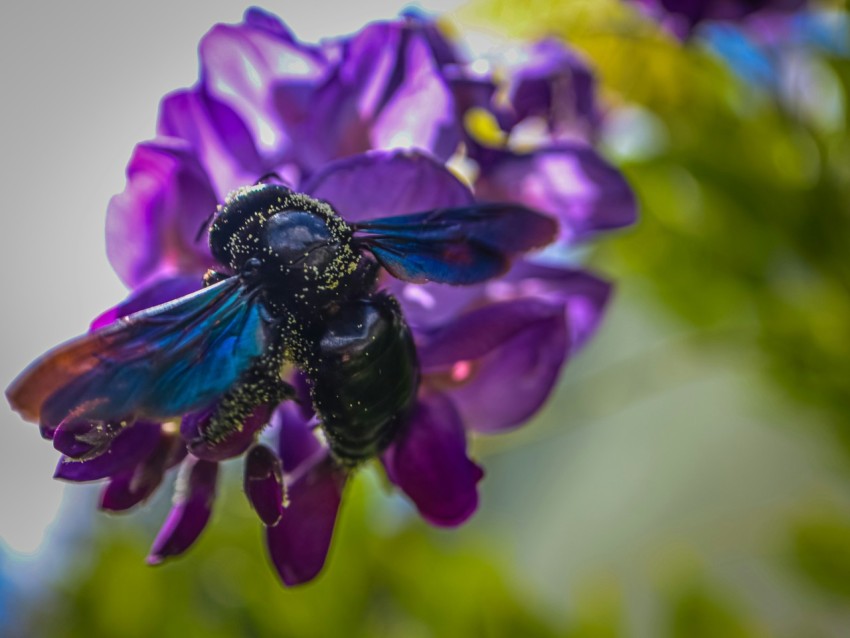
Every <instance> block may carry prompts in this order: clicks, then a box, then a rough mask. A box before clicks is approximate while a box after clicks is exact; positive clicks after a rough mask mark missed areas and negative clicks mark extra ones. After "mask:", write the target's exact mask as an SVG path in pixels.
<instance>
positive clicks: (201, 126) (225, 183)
mask: <svg viewBox="0 0 850 638" xmlns="http://www.w3.org/2000/svg"><path fill="white" fill-rule="evenodd" d="M156 130H157V133H158V134H159V135H165V136H170V137H179V138H181V139H184V140H186V141H188V142H189V143H190V144H191V145H192V147H193V148H194V149H195V153H196V155H197V156H198V158H199V159H200V161H201V164H203V166H204V168H205V169H206V172H207V174H208V175H209V176H210V180H211V182H212V184H213V187H214V189H215V193H216V195H217V197H218V199H219V201H224V198H225V196H226V195H227V193H228V192H230V191H231V190H233V189H234V188H237V187H239V186H244V185H245V184H252V183H253V182H255V181H256V180H257V179H258V178H259V177H260V176H261V175H263V174H265V173H267V172H268V169H269V167H267V166H266V165H265V164H264V162H263V160H262V158H261V157H260V154H259V153H258V152H257V148H256V146H255V145H254V139H253V137H252V136H251V132H250V131H249V130H248V127H247V126H246V125H245V122H243V120H242V118H240V117H239V115H238V114H237V113H236V111H234V110H233V109H232V108H231V107H230V106H228V105H227V104H226V103H224V102H223V101H221V100H218V99H216V98H215V97H213V96H211V95H209V94H207V93H206V92H205V91H204V90H203V89H202V88H194V89H185V90H181V91H175V92H174V93H171V94H170V95H167V96H166V97H165V98H163V100H162V102H161V103H160V105H159V119H158V121H157V129H156Z"/></svg>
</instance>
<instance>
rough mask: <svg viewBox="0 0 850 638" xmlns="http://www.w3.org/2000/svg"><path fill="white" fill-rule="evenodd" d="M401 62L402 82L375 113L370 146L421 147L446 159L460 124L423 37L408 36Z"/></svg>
mask: <svg viewBox="0 0 850 638" xmlns="http://www.w3.org/2000/svg"><path fill="white" fill-rule="evenodd" d="M404 65H405V70H404V76H405V81H404V82H403V83H402V84H401V85H400V86H399V89H398V90H397V91H396V92H395V93H393V95H392V96H391V97H390V99H389V100H387V102H386V104H384V106H383V108H382V109H381V111H380V113H378V114H376V117H375V121H374V124H373V126H372V134H371V136H370V140H371V146H372V148H380V149H392V148H402V149H414V148H418V149H423V150H425V151H428V152H430V153H432V154H433V155H434V156H435V157H437V158H438V159H440V160H443V161H445V160H447V159H448V158H449V157H451V156H452V154H453V153H454V152H455V150H456V149H457V146H458V144H459V143H460V139H461V124H460V121H459V120H458V119H457V117H456V109H455V103H454V97H453V95H452V91H451V89H450V88H449V86H448V84H447V83H446V81H445V79H443V76H442V74H441V73H440V70H439V68H438V67H437V63H436V61H435V60H434V57H433V55H432V53H431V49H430V47H429V45H428V42H427V41H426V40H425V38H424V37H413V36H411V37H410V40H409V43H408V46H407V49H406V55H405V57H404ZM423 104H427V105H428V108H425V109H423V108H422V105H423Z"/></svg>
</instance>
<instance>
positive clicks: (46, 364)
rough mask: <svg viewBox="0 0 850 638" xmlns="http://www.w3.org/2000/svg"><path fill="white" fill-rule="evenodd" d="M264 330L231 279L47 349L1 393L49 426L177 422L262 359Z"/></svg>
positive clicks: (256, 307) (253, 305) (256, 310)
mask: <svg viewBox="0 0 850 638" xmlns="http://www.w3.org/2000/svg"><path fill="white" fill-rule="evenodd" d="M265 324H266V322H265V320H264V319H263V314H262V307H261V306H260V304H259V302H256V301H255V300H253V299H252V298H251V295H250V294H249V293H248V292H246V291H245V289H244V288H243V287H242V285H241V284H240V282H239V281H238V279H237V278H235V277H233V278H231V279H228V280H226V281H223V282H221V283H219V284H216V285H214V286H210V287H209V288H205V289H203V290H200V291H198V292H196V293H193V294H191V295H188V296H186V297H181V298H180V299H176V300H174V301H172V302H169V303H166V304H163V305H161V306H156V307H155V308H150V309H148V310H144V311H142V312H139V313H136V314H133V315H129V316H128V317H125V318H123V319H120V320H119V321H117V322H116V323H114V324H111V325H109V326H107V327H105V328H102V329H101V330H97V331H95V332H92V333H89V334H87V335H84V336H81V337H78V338H76V339H73V340H71V341H69V342H67V343H65V344H63V345H61V346H58V347H57V348H54V349H53V350H51V351H50V352H48V353H47V354H45V355H44V356H42V357H41V358H39V359H37V360H36V361H35V362H33V363H32V364H31V365H30V366H29V367H28V368H27V369H26V370H24V372H23V373H21V375H20V376H19V377H18V378H17V379H15V381H13V382H12V385H11V386H9V388H8V390H7V391H6V396H7V397H8V399H9V403H10V404H11V405H12V407H13V408H14V409H15V410H17V411H18V412H20V413H21V415H22V416H23V417H24V418H25V419H28V420H31V421H36V422H39V423H41V424H42V425H43V426H51V427H52V426H56V425H58V424H59V423H60V422H61V421H62V420H63V419H65V418H66V417H69V416H73V417H75V418H77V417H78V418H80V419H87V420H93V421H116V420H121V419H134V418H146V419H152V420H159V419H167V418H172V417H176V416H179V415H181V414H183V413H186V412H189V411H191V410H195V409H198V408H201V407H203V406H205V405H208V404H209V403H211V402H212V401H213V400H215V399H216V398H217V397H218V396H220V395H221V394H223V393H224V392H226V391H227V390H228V389H229V388H230V387H231V386H232V385H233V384H234V383H235V382H236V381H237V380H238V379H239V377H240V376H241V375H242V374H243V373H244V372H245V371H246V370H247V369H248V368H249V367H250V366H251V364H252V363H253V362H254V360H255V359H256V358H257V357H259V356H260V355H262V354H263V352H264V351H265V348H266V345H267V341H268V337H267V334H266V325H265Z"/></svg>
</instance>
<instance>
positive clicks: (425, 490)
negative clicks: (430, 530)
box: [383, 393, 484, 526]
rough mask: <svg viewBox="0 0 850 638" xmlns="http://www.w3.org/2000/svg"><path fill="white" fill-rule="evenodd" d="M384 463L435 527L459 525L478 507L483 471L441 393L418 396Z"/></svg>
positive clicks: (448, 403) (454, 414)
mask: <svg viewBox="0 0 850 638" xmlns="http://www.w3.org/2000/svg"><path fill="white" fill-rule="evenodd" d="M383 462H384V467H385V468H386V470H387V476H388V477H389V479H390V480H391V481H392V482H393V483H395V484H396V485H398V486H399V487H400V488H401V489H402V490H403V491H404V493H405V494H407V496H408V497H410V499H411V500H412V501H413V502H414V504H415V505H416V507H417V508H418V509H419V512H420V513H421V514H422V516H423V518H425V520H427V521H429V522H430V523H433V524H434V525H441V526H455V525H460V524H461V523H463V522H464V521H466V520H467V519H468V518H469V517H470V516H472V514H473V513H474V512H475V510H476V509H477V507H478V490H477V484H478V481H480V480H481V478H482V477H483V476H484V472H483V470H482V469H481V468H480V467H478V466H477V465H476V464H475V463H473V462H472V461H471V460H470V459H469V458H468V457H467V455H466V434H465V432H464V429H463V423H462V422H461V419H460V415H459V414H458V412H457V410H456V409H455V408H454V406H453V405H452V402H451V401H450V400H449V399H448V398H446V397H445V396H444V395H442V394H438V393H434V394H430V395H428V396H425V397H423V398H421V399H420V401H419V402H418V403H417V405H416V406H415V407H414V410H413V412H412V413H411V415H410V419H409V421H408V423H407V425H406V427H405V429H404V431H403V432H402V433H401V434H400V435H399V436H398V437H397V438H396V440H395V441H394V442H393V443H392V444H391V445H390V447H389V448H387V451H386V452H384V455H383Z"/></svg>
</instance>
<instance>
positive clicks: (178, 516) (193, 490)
mask: <svg viewBox="0 0 850 638" xmlns="http://www.w3.org/2000/svg"><path fill="white" fill-rule="evenodd" d="M217 477H218V464H217V463H213V462H211V461H203V460H200V459H196V458H194V457H192V456H188V457H186V460H185V461H183V465H182V467H181V468H180V475H179V476H178V477H177V485H176V487H175V494H174V505H173V506H172V508H171V511H170V512H169V513H168V518H166V519H165V523H163V525H162V528H161V529H160V530H159V533H158V534H157V536H156V539H155V540H154V542H153V546H152V547H151V551H150V554H149V555H148V557H147V562H148V564H149V565H158V564H159V563H161V562H162V561H164V560H165V559H166V558H168V557H169V556H177V555H178V554H182V553H183V552H185V551H186V550H187V549H189V547H191V545H192V544H193V543H194V542H195V541H196V540H197V538H198V536H200V535H201V532H202V531H203V530H204V527H206V525H207V521H209V518H210V514H211V512H212V505H213V501H214V500H215V490H216V479H217Z"/></svg>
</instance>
